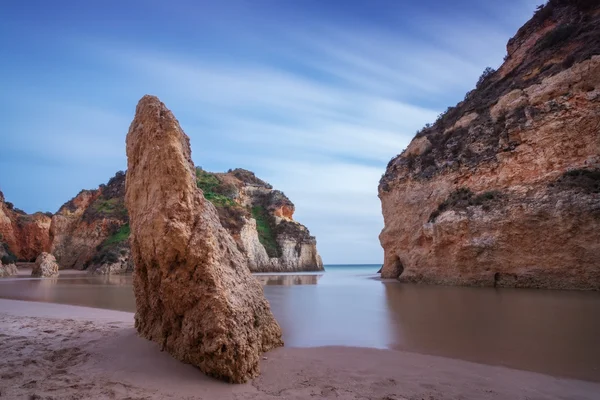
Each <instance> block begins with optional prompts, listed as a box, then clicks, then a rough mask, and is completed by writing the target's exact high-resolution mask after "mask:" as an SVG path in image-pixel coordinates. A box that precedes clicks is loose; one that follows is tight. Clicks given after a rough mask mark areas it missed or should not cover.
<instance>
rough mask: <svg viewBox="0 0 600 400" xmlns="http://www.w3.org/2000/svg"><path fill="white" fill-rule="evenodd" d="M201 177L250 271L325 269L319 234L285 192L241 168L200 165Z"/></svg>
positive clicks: (198, 178) (201, 184)
mask: <svg viewBox="0 0 600 400" xmlns="http://www.w3.org/2000/svg"><path fill="white" fill-rule="evenodd" d="M196 182H197V185H198V187H200V188H201V189H202V191H203V193H204V197H205V198H206V199H208V200H210V201H211V202H212V203H213V204H214V205H215V206H216V208H217V212H218V214H219V219H220V220H221V224H222V225H223V226H224V227H225V228H226V229H227V230H228V231H229V233H230V234H231V235H232V236H233V238H234V239H235V241H236V243H237V245H238V248H239V249H240V251H241V252H242V253H243V254H245V255H246V257H247V258H248V265H249V267H250V270H251V271H253V272H296V271H322V270H323V262H322V261H321V257H320V256H319V253H318V252H317V242H316V239H315V237H314V236H311V235H310V232H309V231H308V229H307V228H306V227H305V226H304V225H302V224H300V223H298V222H296V221H294V219H293V215H294V210H295V207H294V204H293V203H292V202H291V201H290V199H289V198H287V196H285V194H283V192H281V191H279V190H273V187H272V186H271V185H269V184H268V183H266V182H265V181H263V180H261V179H259V178H257V177H256V176H255V175H254V173H253V172H250V171H247V170H244V169H241V168H237V169H234V170H229V171H228V172H227V173H210V172H206V171H204V170H202V169H201V168H196Z"/></svg>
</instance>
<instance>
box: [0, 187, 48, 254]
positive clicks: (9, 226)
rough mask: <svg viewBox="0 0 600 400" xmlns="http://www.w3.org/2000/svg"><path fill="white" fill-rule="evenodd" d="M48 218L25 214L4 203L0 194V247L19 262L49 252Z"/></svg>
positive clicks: (46, 216)
mask: <svg viewBox="0 0 600 400" xmlns="http://www.w3.org/2000/svg"><path fill="white" fill-rule="evenodd" d="M50 222H51V219H50V216H49V215H47V214H44V213H41V212H40V213H35V214H26V213H25V212H23V211H21V210H19V209H18V208H15V207H14V206H13V204H12V203H10V202H7V201H5V199H4V194H3V193H2V192H0V246H2V247H5V248H6V251H7V252H10V253H11V254H14V256H16V257H17V258H18V259H20V260H27V261H32V260H35V258H36V257H37V256H38V254H40V253H41V252H42V251H48V250H50Z"/></svg>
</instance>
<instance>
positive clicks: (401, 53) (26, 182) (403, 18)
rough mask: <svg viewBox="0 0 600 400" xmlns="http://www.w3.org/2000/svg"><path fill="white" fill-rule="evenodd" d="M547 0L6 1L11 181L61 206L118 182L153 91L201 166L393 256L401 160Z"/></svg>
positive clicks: (3, 67)
mask: <svg viewBox="0 0 600 400" xmlns="http://www.w3.org/2000/svg"><path fill="white" fill-rule="evenodd" d="M538 3H541V0H533V1H531V0H506V1H503V2H492V1H487V0H486V1H484V0H480V1H465V0H457V1H453V2H446V1H439V0H437V1H433V0H421V1H401V0H396V1H384V0H373V1H366V0H364V1H334V0H330V1H321V0H319V1H317V0H296V1H291V0H253V1H250V0H246V1H236V0H231V1H188V0H182V1H177V0H174V1H170V2H167V1H155V0H144V1H138V0H121V1H113V0H107V1H102V2H100V1H65V0H63V1H60V0H59V1H53V2H50V1H46V0H43V1H32V0H31V1H27V0H23V1H16V0H12V1H11V0H9V1H3V2H2V3H1V4H0V51H1V53H0V54H2V61H0V87H1V88H2V90H0V107H1V110H2V111H1V114H0V115H1V117H2V125H3V129H2V139H1V143H2V146H1V149H2V155H1V156H0V169H1V171H2V172H1V174H0V189H1V190H2V191H3V192H4V194H5V196H6V198H7V200H8V201H11V202H13V203H14V204H15V206H17V207H19V208H21V209H24V210H25V211H27V212H34V211H38V210H41V211H52V212H55V211H56V210H57V209H58V208H59V207H60V205H61V204H63V203H64V202H65V201H67V200H69V199H70V198H72V197H73V196H75V195H76V194H77V193H78V192H79V190H81V189H83V188H88V189H91V188H95V187H97V186H98V185H99V184H100V183H104V182H106V181H107V180H108V179H109V178H110V177H111V176H112V175H113V174H114V173H115V172H116V171H117V170H124V169H125V168H126V157H125V136H126V134H127V129H128V127H129V123H130V122H131V120H132V118H133V114H134V111H135V105H136V103H137V101H138V100H139V98H141V97H142V96H143V95H144V94H147V93H148V94H154V95H157V96H159V97H160V99H161V100H162V101H163V102H164V103H165V104H166V105H167V107H169V108H170V109H171V110H172V111H173V112H174V113H175V115H176V117H177V118H178V119H179V122H180V123H181V126H182V127H183V129H184V130H185V131H186V133H187V134H188V135H189V136H190V138H191V143H192V157H193V159H194V162H195V163H196V164H197V165H200V166H202V167H203V168H205V169H207V170H210V171H215V172H218V171H224V170H227V169H229V168H235V167H242V168H247V169H250V170H252V171H254V172H256V174H257V175H258V176H259V177H261V178H263V179H265V180H267V181H268V182H270V183H271V184H273V186H274V187H275V188H277V189H280V190H282V191H284V192H285V193H286V194H287V195H288V196H289V197H290V198H291V199H292V201H293V202H294V203H295V204H296V210H297V211H296V214H295V216H296V219H297V220H299V221H300V222H302V223H304V224H305V225H307V226H308V227H309V229H310V230H311V233H312V234H314V235H315V236H316V237H317V240H318V248H319V251H320V252H321V254H322V256H323V259H324V262H325V263H379V262H381V260H382V255H383V254H382V250H381V247H380V245H379V241H378V238H377V236H378V234H379V232H380V230H381V228H382V227H383V219H382V217H381V205H380V202H379V199H378V198H377V184H378V181H379V178H380V177H381V174H382V173H383V172H384V170H385V166H386V164H387V162H388V161H389V159H390V158H391V157H393V156H395V155H396V154H398V153H400V152H401V151H402V150H403V149H404V148H405V147H406V145H407V144H408V143H409V142H410V140H411V139H412V137H413V135H414V133H415V132H416V131H417V130H418V129H419V128H421V127H422V126H423V125H424V124H425V123H427V122H432V121H433V120H435V117H436V116H437V115H438V114H439V113H440V112H441V111H442V110H445V109H446V108H447V107H448V106H449V105H454V104H456V103H457V102H458V101H460V100H461V99H462V98H463V97H464V94H465V92H467V91H468V90H470V89H472V88H473V87H474V85H475V82H476V81H477V78H478V77H479V75H480V74H481V72H482V70H483V69H484V68H485V67H486V66H492V67H498V66H499V65H500V64H501V62H502V58H503V57H504V54H505V53H506V50H505V49H506V47H505V46H506V42H507V40H508V39H509V38H510V37H511V36H513V35H514V34H515V33H516V31H517V29H518V28H519V27H520V26H521V25H522V24H523V23H524V22H526V21H527V20H528V19H529V18H530V17H531V15H532V14H533V11H534V10H535V6H536V5H537V4H538Z"/></svg>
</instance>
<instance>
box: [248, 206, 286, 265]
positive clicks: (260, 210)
mask: <svg viewBox="0 0 600 400" xmlns="http://www.w3.org/2000/svg"><path fill="white" fill-rule="evenodd" d="M252 217H253V218H254V219H255V220H256V230H257V231H258V240H259V241H260V243H261V244H262V245H263V247H264V248H265V250H266V251H267V254H268V255H269V257H281V249H280V248H279V244H277V240H276V239H275V232H274V229H273V226H272V225H273V221H272V219H273V217H272V216H271V215H270V214H269V213H268V212H267V210H266V209H265V208H264V207H263V206H255V207H252Z"/></svg>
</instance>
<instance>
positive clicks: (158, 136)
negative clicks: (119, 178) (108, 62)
mask: <svg viewBox="0 0 600 400" xmlns="http://www.w3.org/2000/svg"><path fill="white" fill-rule="evenodd" d="M127 165H128V169H127V178H126V194H125V203H126V206H127V210H128V212H129V218H130V226H131V236H130V243H131V251H132V256H133V261H134V265H135V269H134V274H133V289H134V293H135V299H136V308H137V309H136V314H135V326H136V329H137V331H138V333H139V335H140V336H142V337H145V338H147V339H149V340H152V341H155V342H157V343H159V344H160V345H161V346H162V348H163V349H164V350H166V351H168V352H169V353H170V354H171V355H172V356H173V357H174V358H176V359H178V360H180V361H183V362H186V363H190V364H192V365H195V366H197V367H198V368H200V370H201V371H203V372H204V373H206V374H208V375H211V376H214V377H216V378H219V379H223V380H225V381H228V382H232V383H243V382H246V381H248V379H251V378H254V377H256V376H257V375H258V374H259V360H260V358H261V354H262V353H263V352H265V351H268V350H270V349H272V348H275V347H278V346H282V345H283V341H282V339H281V328H280V327H279V325H278V324H277V322H276V321H275V318H274V317H273V315H272V314H271V310H270V306H269V303H268V302H267V300H266V299H265V298H264V294H263V290H262V287H261V285H260V284H259V283H258V281H257V280H256V279H255V278H254V277H252V275H251V274H250V271H249V269H248V265H247V261H246V258H245V257H244V256H243V255H242V254H241V253H240V252H239V250H238V249H237V247H236V244H235V242H234V240H233V239H232V237H231V235H230V234H229V233H227V231H226V230H225V228H223V226H222V225H221V224H220V222H219V217H218V215H217V212H216V210H215V207H214V206H213V205H212V204H211V203H210V202H209V201H208V200H206V199H205V198H204V196H203V194H202V192H201V190H200V189H198V188H197V186H196V179H195V168H194V164H193V163H192V160H191V149H190V142H189V138H188V136H187V135H186V134H185V133H184V132H183V130H182V129H181V128H180V126H179V123H178V121H177V119H175V117H174V116H173V114H172V113H171V111H169V110H168V109H167V108H166V107H165V105H164V104H163V103H162V102H161V101H160V100H159V99H158V98H156V97H154V96H144V97H143V98H142V99H141V100H140V102H139V103H138V105H137V109H136V114H135V118H134V120H133V122H132V123H131V126H130V128H129V133H128V134H127Z"/></svg>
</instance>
